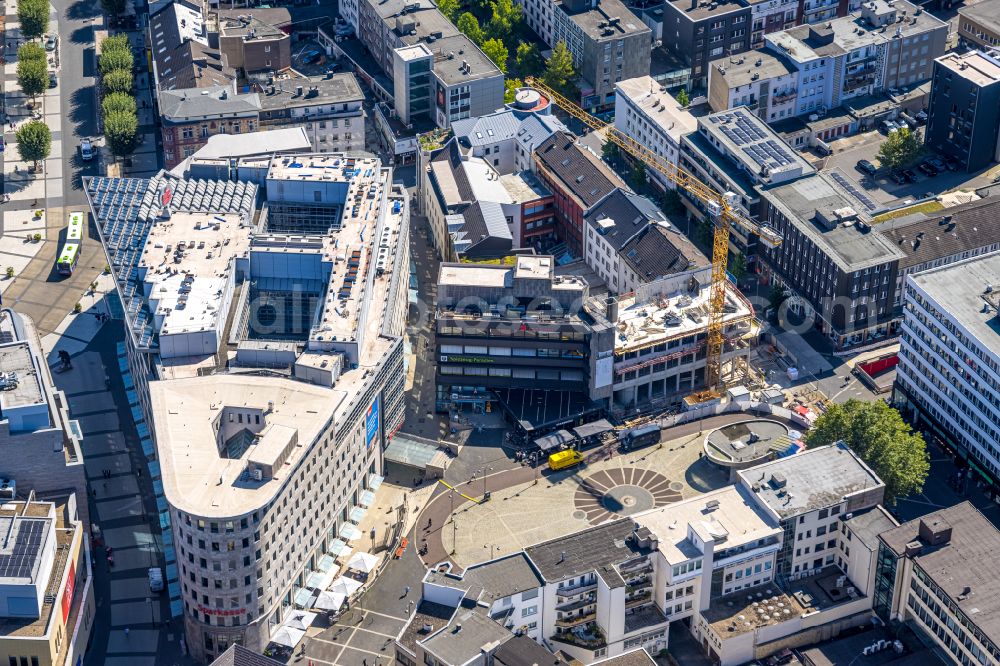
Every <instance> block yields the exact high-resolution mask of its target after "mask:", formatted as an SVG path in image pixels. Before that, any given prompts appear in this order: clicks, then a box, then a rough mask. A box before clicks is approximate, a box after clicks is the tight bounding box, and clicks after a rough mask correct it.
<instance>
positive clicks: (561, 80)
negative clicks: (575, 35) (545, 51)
mask: <svg viewBox="0 0 1000 666" xmlns="http://www.w3.org/2000/svg"><path fill="white" fill-rule="evenodd" d="M574 76H576V70H574V69H573V56H572V54H571V53H570V52H569V48H567V46H566V42H564V41H562V40H560V41H559V42H558V43H557V44H556V46H555V48H554V49H552V55H550V56H549V60H548V62H547V63H545V73H544V74H542V81H543V82H544V83H545V85H547V86H549V87H550V88H554V89H555V90H558V91H560V92H562V91H565V90H566V88H567V87H568V86H569V84H570V82H571V81H572V80H573V77H574Z"/></svg>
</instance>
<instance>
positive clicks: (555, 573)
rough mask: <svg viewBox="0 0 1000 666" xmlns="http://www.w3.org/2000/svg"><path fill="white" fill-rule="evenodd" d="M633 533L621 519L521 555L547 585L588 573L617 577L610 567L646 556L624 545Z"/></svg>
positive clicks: (629, 522)
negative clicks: (525, 556) (612, 574)
mask: <svg viewBox="0 0 1000 666" xmlns="http://www.w3.org/2000/svg"><path fill="white" fill-rule="evenodd" d="M633 529H634V524H633V522H632V521H631V520H630V519H628V518H623V519H622V520H616V521H614V522H610V523H605V524H603V525H598V526H597V527H591V528H589V529H586V530H583V531H582V532H576V533H574V534H570V535H568V536H564V537H559V538H558V539H553V540H551V541H546V542H544V543H540V544H536V545H534V546H529V547H528V548H526V549H525V550H524V552H525V554H526V555H527V556H528V559H529V560H531V562H532V564H534V565H535V569H537V570H538V572H539V573H541V575H542V578H543V579H545V581H546V582H549V583H553V582H557V581H560V580H565V579H566V578H571V577H574V576H579V575H580V574H585V573H590V572H592V571H597V572H598V573H602V572H606V571H614V573H615V575H618V573H617V571H616V570H614V568H613V567H614V565H616V564H619V563H621V562H624V561H626V560H629V559H631V558H633V557H636V556H637V555H646V554H648V553H649V552H650V551H649V550H648V549H643V548H639V547H638V546H635V545H634V544H632V543H629V542H628V541H627V539H628V537H629V536H630V535H631V534H632V532H633ZM618 576H619V578H620V577H621V576H620V575H618ZM609 582H610V581H609Z"/></svg>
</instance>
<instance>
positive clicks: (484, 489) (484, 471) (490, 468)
mask: <svg viewBox="0 0 1000 666" xmlns="http://www.w3.org/2000/svg"><path fill="white" fill-rule="evenodd" d="M492 471H493V468H492V467H484V468H483V469H482V470H480V473H481V474H482V475H483V497H486V475H487V474H489V473H490V472H492Z"/></svg>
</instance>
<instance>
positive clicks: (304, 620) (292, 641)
mask: <svg viewBox="0 0 1000 666" xmlns="http://www.w3.org/2000/svg"><path fill="white" fill-rule="evenodd" d="M310 596H312V595H310ZM315 619H316V613H310V612H309V611H294V612H292V613H291V614H290V615H289V616H288V618H287V619H286V620H285V621H284V622H282V623H281V624H280V625H279V626H278V629H277V630H276V631H275V632H274V635H272V636H271V642H272V643H278V644H279V645H286V646H288V647H295V646H296V645H298V644H299V641H301V640H302V637H303V636H305V635H306V629H308V628H309V627H310V626H312V623H313V621H314V620H315Z"/></svg>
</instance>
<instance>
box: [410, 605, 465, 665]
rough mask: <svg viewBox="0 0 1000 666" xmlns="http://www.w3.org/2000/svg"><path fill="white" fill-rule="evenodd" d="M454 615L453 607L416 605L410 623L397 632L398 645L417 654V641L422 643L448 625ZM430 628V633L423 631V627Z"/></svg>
mask: <svg viewBox="0 0 1000 666" xmlns="http://www.w3.org/2000/svg"><path fill="white" fill-rule="evenodd" d="M454 614H455V607H454V606H445V605H444V604H437V603H434V602H433V601H426V600H424V601H421V602H420V604H418V605H417V610H416V612H414V613H413V617H411V618H410V623H409V624H407V625H406V626H405V627H403V630H402V631H401V632H399V637H398V640H399V644H400V645H402V646H403V647H404V648H406V649H407V650H409V651H410V653H411V654H413V655H416V653H417V641H422V640H424V639H425V638H427V637H428V636H430V635H431V634H433V633H434V632H435V631H438V630H439V629H441V627H443V626H445V625H446V624H448V622H449V621H450V620H451V616H452V615H454ZM425 626H427V627H430V628H431V630H430V631H424V627H425Z"/></svg>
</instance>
